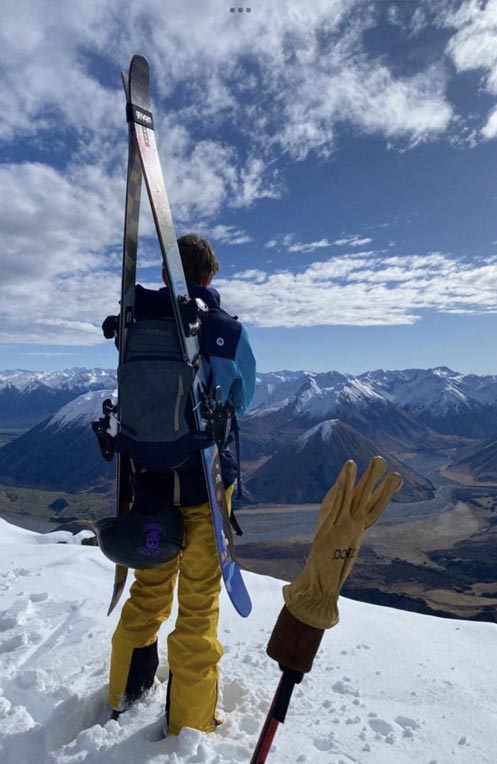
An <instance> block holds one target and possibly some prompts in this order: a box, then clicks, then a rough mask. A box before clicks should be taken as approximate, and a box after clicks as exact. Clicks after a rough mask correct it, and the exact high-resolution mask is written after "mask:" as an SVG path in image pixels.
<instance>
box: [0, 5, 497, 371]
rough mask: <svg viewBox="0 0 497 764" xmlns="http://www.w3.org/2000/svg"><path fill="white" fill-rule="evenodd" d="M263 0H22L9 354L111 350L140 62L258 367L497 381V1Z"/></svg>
mask: <svg viewBox="0 0 497 764" xmlns="http://www.w3.org/2000/svg"><path fill="white" fill-rule="evenodd" d="M237 7H238V6H237ZM244 7H245V6H244ZM248 7H250V8H251V12H250V13H247V12H246V11H244V12H243V13H238V11H237V12H236V13H231V12H230V4H229V3H224V2H219V1H218V0H202V2H200V0H184V1H183V2H181V3H179V2H175V0H160V1H159V0H143V2H141V3H140V4H138V3H134V2H128V3H124V4H123V3H118V2H116V0H112V1H110V0H99V1H98V2H97V0H83V2H81V3H80V4H79V5H78V10H77V11H76V9H75V8H74V7H72V4H69V3H66V2H63V1H62V0H58V1H56V2H54V0H36V2H35V0H29V1H28V2H24V3H22V4H21V5H19V4H18V3H15V2H13V1H12V0H7V1H6V3H5V4H4V6H3V8H2V27H1V29H0V42H1V45H0V72H1V77H2V85H3V90H4V92H5V93H6V94H8V95H7V98H6V103H8V107H9V108H8V109H7V111H6V113H5V114H4V119H3V121H2V124H1V125H0V194H1V198H2V204H1V205H0V231H1V234H2V249H1V251H0V259H1V263H2V274H3V278H2V280H1V283H0V368H3V369H6V368H26V369H59V368H66V367H72V366H105V367H112V366H114V365H115V363H116V357H115V351H114V348H113V346H112V343H106V342H105V341H103V340H102V338H101V333H100V324H101V321H102V319H103V318H104V317H105V316H106V315H107V314H109V313H113V312H117V310H118V305H117V303H118V299H119V279H120V260H121V241H122V224H123V208H124V192H125V170H126V151H127V128H126V122H125V118H124V97H123V94H122V89H121V84H120V71H121V69H126V68H127V66H128V64H129V60H130V58H131V56H132V55H133V54H134V53H137V52H140V53H143V54H145V55H146V56H147V57H148V58H149V60H150V63H151V67H152V79H153V98H154V113H155V123H156V131H157V140H158V144H159V149H160V152H161V157H162V160H163V167H164V172H165V178H166V185H167V188H168V191H169V196H170V200H171V206H172V210H173V216H174V219H175V222H176V228H177V231H178V234H182V233H186V232H188V231H196V232H198V233H201V234H203V235H205V236H207V237H208V238H210V239H211V241H212V243H213V244H214V246H215V248H216V251H217V253H218V255H219V258H220V261H221V272H220V274H219V276H218V278H217V280H216V285H217V286H218V288H219V289H220V290H221V293H222V295H223V300H224V304H225V306H226V308H227V309H228V310H230V311H231V312H233V313H236V314H237V315H238V316H240V318H241V319H242V320H243V321H244V322H245V323H246V325H247V327H248V330H249V334H250V337H251V340H252V343H253V346H254V350H255V352H256V356H257V359H258V366H259V368H260V369H261V370H262V371H269V370H276V369H280V368H288V369H297V368H306V369H310V370H327V369H337V370H339V371H348V372H352V373H358V372H361V371H365V370H367V369H372V368H379V367H383V368H406V367H411V366H417V367H430V366H437V365H446V366H450V367H452V368H454V369H457V370H459V371H463V372H476V373H497V355H496V352H495V350H494V346H495V334H496V332H495V328H496V318H497V316H496V313H497V180H496V177H497V176H496V168H497V0H489V2H487V3H484V2H473V1H465V2H459V1H457V2H446V0H439V1H436V0H430V2H416V3H414V2H413V3H410V2H395V1H393V2H388V1H384V0H381V1H378V2H367V1H365V0H313V2H312V3H309V4H308V5H307V6H306V7H304V4H303V3H301V2H299V0H279V2H278V3H274V2H269V0H264V1H261V0H254V2H253V3H251V4H250V5H249V6H248ZM143 207H144V209H143V214H142V219H141V223H140V225H141V231H142V238H141V242H140V253H139V257H140V272H139V277H140V280H141V282H142V283H144V284H146V285H148V286H153V285H154V284H157V285H158V275H159V271H160V255H159V252H158V248H157V245H156V243H155V239H154V230H153V224H152V221H151V217H150V213H149V211H148V209H147V207H146V204H144V205H143Z"/></svg>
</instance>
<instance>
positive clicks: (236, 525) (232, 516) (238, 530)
mask: <svg viewBox="0 0 497 764" xmlns="http://www.w3.org/2000/svg"><path fill="white" fill-rule="evenodd" d="M230 523H231V527H232V528H233V530H234V531H235V533H236V535H237V536H243V531H242V529H241V528H240V525H239V523H238V520H237V519H236V517H235V510H234V509H232V510H231V514H230Z"/></svg>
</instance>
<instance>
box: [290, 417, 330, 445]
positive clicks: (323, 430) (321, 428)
mask: <svg viewBox="0 0 497 764" xmlns="http://www.w3.org/2000/svg"><path fill="white" fill-rule="evenodd" d="M339 422H340V420H339V419H327V420H326V421H324V422H320V423H319V424H316V425H315V426H314V427H311V429H310V430H307V432H304V434H303V435H301V436H300V438H298V440H297V443H296V444H295V448H296V449H297V451H302V450H303V449H304V448H305V447H306V446H307V444H308V442H309V441H310V440H311V439H312V438H314V436H315V435H318V436H319V437H320V438H321V440H322V442H323V443H329V442H330V440H331V437H332V435H333V431H334V429H335V426H336V425H337V424H338V423H339Z"/></svg>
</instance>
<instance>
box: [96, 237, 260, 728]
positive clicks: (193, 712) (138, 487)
mask: <svg viewBox="0 0 497 764" xmlns="http://www.w3.org/2000/svg"><path fill="white" fill-rule="evenodd" d="M178 247H179V251H180V255H181V259H182V263H183V268H184V271H185V277H186V280H187V285H188V292H189V294H190V297H193V298H201V299H202V300H203V301H204V302H205V304H206V305H207V307H208V309H209V311H208V313H207V314H206V315H205V317H204V318H203V319H202V326H201V336H200V350H201V355H202V358H203V362H204V363H206V364H207V371H208V374H207V375H206V376H207V378H208V380H209V384H210V386H211V389H215V388H220V395H221V403H223V404H224V403H227V404H228V406H229V407H231V409H232V410H233V411H234V414H235V415H238V416H239V415H241V414H243V413H244V411H245V410H246V409H247V408H248V406H249V405H250V402H251V400H252V397H253V393H254V388H255V359H254V356H253V353H252V350H251V347H250V344H249V340H248V336H247V333H246V330H245V328H244V327H242V325H241V324H240V323H239V322H238V321H237V320H236V319H235V318H233V317H231V316H230V315H228V313H226V312H225V311H224V310H222V309H221V307H220V296H219V293H218V292H217V291H216V290H215V289H213V288H212V287H210V284H211V281H212V279H213V277H214V276H215V274H216V273H217V272H218V270H219V262H218V260H217V257H216V255H215V253H214V250H213V249H212V247H211V245H210V244H209V242H208V241H206V240H205V239H202V238H200V237H199V236H197V235H196V234H189V235H187V236H182V237H181V238H179V239H178ZM162 275H163V279H164V282H165V283H167V282H166V279H165V273H164V271H163V274H162ZM168 315H172V305H171V299H170V295H169V290H168V289H167V288H162V289H160V290H158V291H155V290H149V289H144V288H143V287H142V286H140V285H137V286H136V294H135V319H136V320H137V321H139V320H140V319H150V318H160V317H161V316H168ZM117 326H118V321H117V318H116V317H114V316H109V317H108V318H107V319H106V320H105V321H104V324H103V327H102V328H103V330H104V334H105V336H106V337H110V336H115V337H116V343H118V341H119V339H118V337H117ZM220 456H221V467H222V474H223V481H224V488H225V494H226V501H227V504H228V508H229V509H230V507H231V497H232V493H233V484H234V482H235V477H236V472H237V470H236V463H235V459H234V457H233V455H232V453H231V451H230V449H229V447H228V446H227V444H226V443H225V446H224V447H222V448H221V449H220ZM133 467H134V476H133V492H134V505H133V510H132V511H135V509H136V507H135V505H137V506H138V505H139V506H138V509H140V507H141V506H142V505H144V506H147V510H148V511H150V507H151V505H154V504H155V511H157V509H159V511H161V508H163V507H172V506H173V505H175V504H176V505H177V504H180V506H181V512H182V515H183V519H184V527H185V534H184V541H183V544H184V547H183V550H182V552H181V553H180V554H179V555H177V556H176V557H174V558H173V559H172V560H171V561H170V562H167V563H165V564H163V565H161V566H160V567H154V568H148V569H145V570H136V571H135V581H134V583H133V585H132V587H131V590H130V596H129V599H128V600H127V601H126V602H125V604H124V606H123V609H122V612H121V617H120V620H119V623H118V625H117V628H116V630H115V632H114V635H113V637H112V655H111V662H110V680H109V702H110V706H111V708H112V709H113V718H118V716H119V714H120V713H122V712H123V711H124V710H126V708H127V707H128V706H129V704H130V703H132V702H133V701H135V700H136V699H138V698H139V697H140V696H141V695H142V693H143V692H144V691H145V690H147V689H148V688H150V687H151V686H152V684H153V682H154V677H155V673H156V670H157V666H158V662H159V661H158V650H157V634H158V631H159V628H160V626H161V624H162V623H163V622H164V621H165V620H166V619H167V618H169V616H170V614H171V610H172V606H173V594H174V588H175V584H176V581H177V582H178V604H179V610H178V617H177V619H176V624H175V628H174V631H173V632H172V633H170V634H169V636H168V639H167V654H168V663H169V682H168V688H167V705H166V732H167V733H169V734H174V735H177V734H178V733H179V731H180V729H181V728H182V727H193V728H196V729H198V730H201V731H203V732H212V731H214V729H215V728H216V726H217V724H218V723H219V722H218V720H217V719H216V715H215V711H216V702H217V695H218V674H219V670H218V662H219V660H220V658H221V657H222V655H223V648H222V646H221V644H220V642H219V640H218V637H217V627H218V617H219V593H220V589H221V571H220V567H219V562H218V556H217V550H216V544H215V539H214V533H213V527H212V522H211V512H210V507H209V502H208V494H207V487H206V483H205V477H204V472H203V467H202V461H201V457H200V453H199V451H198V450H197V451H193V452H192V454H191V455H190V456H189V457H188V459H187V461H186V462H185V463H184V464H182V465H181V467H179V468H178V469H175V470H174V471H173V470H167V471H164V472H160V471H156V470H155V469H154V470H152V471H151V470H147V469H146V468H144V467H143V466H142V465H140V464H137V463H136V460H135V463H134V464H133Z"/></svg>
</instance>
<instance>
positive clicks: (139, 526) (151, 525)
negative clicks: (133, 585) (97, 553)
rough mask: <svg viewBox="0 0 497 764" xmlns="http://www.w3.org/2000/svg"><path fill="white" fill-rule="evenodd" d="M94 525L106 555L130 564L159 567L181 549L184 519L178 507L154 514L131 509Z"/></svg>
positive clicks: (120, 562) (99, 543)
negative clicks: (126, 512)
mask: <svg viewBox="0 0 497 764" xmlns="http://www.w3.org/2000/svg"><path fill="white" fill-rule="evenodd" d="M94 528H95V533H96V535H97V539H98V545H99V547H100V549H101V550H102V552H103V553H104V555H105V556H106V557H108V558H109V560H112V562H115V563H117V565H124V566H126V567H127V568H138V569H143V568H156V567H158V566H159V565H163V564H164V563H165V562H169V560H172V559H173V557H176V556H177V555H178V554H179V553H180V551H181V549H182V546H181V545H182V541H183V528H184V521H183V515H182V513H181V510H180V509H179V507H170V508H168V510H167V511H165V512H160V513H159V514H154V515H152V514H139V513H134V512H133V511H131V512H130V513H129V514H128V515H124V516H123V517H104V518H103V519H102V520H97V522H96V523H94Z"/></svg>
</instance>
